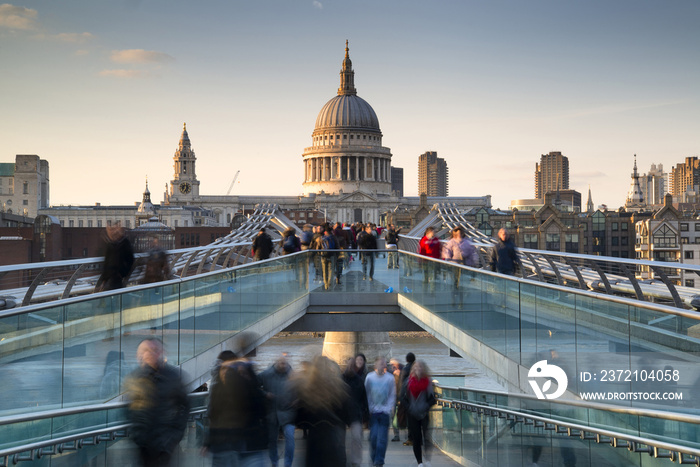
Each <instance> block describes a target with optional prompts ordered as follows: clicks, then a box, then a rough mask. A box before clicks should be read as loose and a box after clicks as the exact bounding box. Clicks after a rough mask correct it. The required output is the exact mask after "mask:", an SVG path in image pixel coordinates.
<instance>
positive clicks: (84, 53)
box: [75, 49, 90, 56]
mask: <svg viewBox="0 0 700 467" xmlns="http://www.w3.org/2000/svg"><path fill="white" fill-rule="evenodd" d="M89 53H90V51H89V50H85V49H80V50H76V51H75V55H78V56H81V55H88V54H89Z"/></svg>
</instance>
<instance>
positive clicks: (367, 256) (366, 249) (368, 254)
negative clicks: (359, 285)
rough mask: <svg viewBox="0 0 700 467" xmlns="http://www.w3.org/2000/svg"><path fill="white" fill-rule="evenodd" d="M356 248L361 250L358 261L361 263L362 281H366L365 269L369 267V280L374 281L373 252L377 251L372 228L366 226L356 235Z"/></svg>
mask: <svg viewBox="0 0 700 467" xmlns="http://www.w3.org/2000/svg"><path fill="white" fill-rule="evenodd" d="M357 246H358V247H359V248H360V250H362V251H361V252H360V259H361V261H362V280H366V279H367V268H368V265H369V280H370V281H373V280H374V255H375V252H374V251H370V250H376V249H377V237H376V232H374V231H373V230H372V226H371V225H370V224H367V225H366V226H365V228H364V230H363V231H362V232H360V233H359V234H357Z"/></svg>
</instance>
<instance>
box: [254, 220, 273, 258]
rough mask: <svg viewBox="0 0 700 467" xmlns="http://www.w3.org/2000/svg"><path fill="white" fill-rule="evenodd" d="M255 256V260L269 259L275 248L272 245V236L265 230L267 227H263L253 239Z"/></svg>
mask: <svg viewBox="0 0 700 467" xmlns="http://www.w3.org/2000/svg"><path fill="white" fill-rule="evenodd" d="M252 248H253V258H255V261H260V260H263V259H268V258H269V257H270V255H271V254H272V250H273V249H274V247H273V245H272V237H270V235H268V233H267V232H265V228H264V227H263V228H261V229H260V231H259V232H258V235H256V236H255V238H254V239H253V245H252Z"/></svg>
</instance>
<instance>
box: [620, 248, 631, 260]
mask: <svg viewBox="0 0 700 467" xmlns="http://www.w3.org/2000/svg"><path fill="white" fill-rule="evenodd" d="M620 256H621V257H622V258H629V257H630V252H629V251H627V250H622V251H621V252H620Z"/></svg>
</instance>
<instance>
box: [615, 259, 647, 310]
mask: <svg viewBox="0 0 700 467" xmlns="http://www.w3.org/2000/svg"><path fill="white" fill-rule="evenodd" d="M619 267H620V270H621V271H622V273H623V274H624V275H625V276H627V279H629V281H630V283H631V284H632V287H634V293H635V294H636V295H637V300H639V301H640V302H645V301H647V300H646V298H645V297H644V292H642V288H641V287H640V286H639V282H638V281H637V278H635V277H634V274H633V273H632V272H631V271H630V270H629V268H628V267H627V266H625V265H624V264H622V263H620V264H619Z"/></svg>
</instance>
